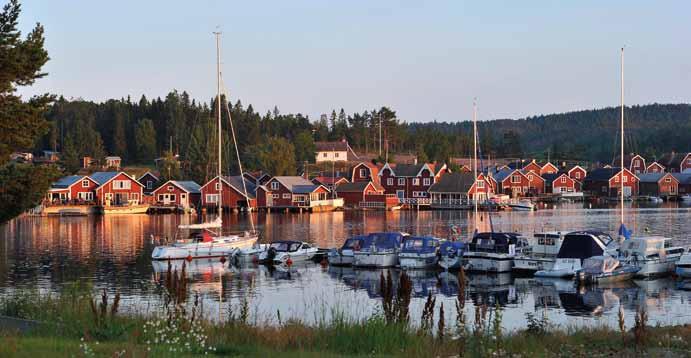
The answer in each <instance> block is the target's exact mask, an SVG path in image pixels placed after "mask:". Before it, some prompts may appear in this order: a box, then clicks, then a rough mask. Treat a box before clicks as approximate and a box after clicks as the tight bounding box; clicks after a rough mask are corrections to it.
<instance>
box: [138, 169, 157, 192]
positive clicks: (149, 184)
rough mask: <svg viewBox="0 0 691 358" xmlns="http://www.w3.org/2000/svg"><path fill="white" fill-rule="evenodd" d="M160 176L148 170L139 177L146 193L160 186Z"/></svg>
mask: <svg viewBox="0 0 691 358" xmlns="http://www.w3.org/2000/svg"><path fill="white" fill-rule="evenodd" d="M159 180H160V179H159V178H158V177H157V176H156V175H154V174H153V173H152V172H146V173H144V175H142V176H141V177H139V182H140V183H141V184H142V185H143V186H144V194H151V193H153V192H154V189H156V187H157V186H158V185H157V184H158V182H159Z"/></svg>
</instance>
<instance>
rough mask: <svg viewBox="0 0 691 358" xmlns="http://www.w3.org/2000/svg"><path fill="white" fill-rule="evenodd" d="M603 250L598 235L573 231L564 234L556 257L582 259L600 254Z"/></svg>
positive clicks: (603, 246) (603, 247)
mask: <svg viewBox="0 0 691 358" xmlns="http://www.w3.org/2000/svg"><path fill="white" fill-rule="evenodd" d="M604 252H605V245H604V244H603V243H602V241H600V239H599V238H598V236H596V235H594V234H592V233H588V232H575V233H570V234H567V235H566V236H564V241H563V242H562V244H561V248H559V253H558V254H557V258H560V259H581V260H583V259H587V258H588V257H593V256H602V254H603V253H604Z"/></svg>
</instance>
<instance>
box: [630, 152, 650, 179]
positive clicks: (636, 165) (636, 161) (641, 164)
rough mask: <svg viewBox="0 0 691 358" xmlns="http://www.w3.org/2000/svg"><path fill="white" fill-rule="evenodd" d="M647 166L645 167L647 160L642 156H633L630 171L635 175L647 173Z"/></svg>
mask: <svg viewBox="0 0 691 358" xmlns="http://www.w3.org/2000/svg"><path fill="white" fill-rule="evenodd" d="M646 168H647V167H646V165H645V158H643V157H642V156H640V155H638V154H635V155H633V154H632V156H631V162H630V164H629V170H630V171H631V172H632V173H633V174H635V175H638V174H643V173H645V170H646Z"/></svg>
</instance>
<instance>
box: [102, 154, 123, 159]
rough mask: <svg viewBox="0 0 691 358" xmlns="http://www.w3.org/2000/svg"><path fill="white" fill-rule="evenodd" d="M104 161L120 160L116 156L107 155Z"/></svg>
mask: <svg viewBox="0 0 691 358" xmlns="http://www.w3.org/2000/svg"><path fill="white" fill-rule="evenodd" d="M105 160H121V159H120V157H118V156H117V155H109V156H107V157H105Z"/></svg>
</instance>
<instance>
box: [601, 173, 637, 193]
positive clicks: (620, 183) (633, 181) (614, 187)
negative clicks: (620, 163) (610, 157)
mask: <svg viewBox="0 0 691 358" xmlns="http://www.w3.org/2000/svg"><path fill="white" fill-rule="evenodd" d="M608 182H609V195H610V196H618V195H620V190H621V188H624V189H623V190H624V196H625V197H632V196H636V195H638V183H639V178H638V177H637V176H636V175H635V174H633V173H631V171H630V170H628V169H624V170H619V171H617V173H616V174H615V175H614V176H612V177H611V178H609V181H608Z"/></svg>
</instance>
